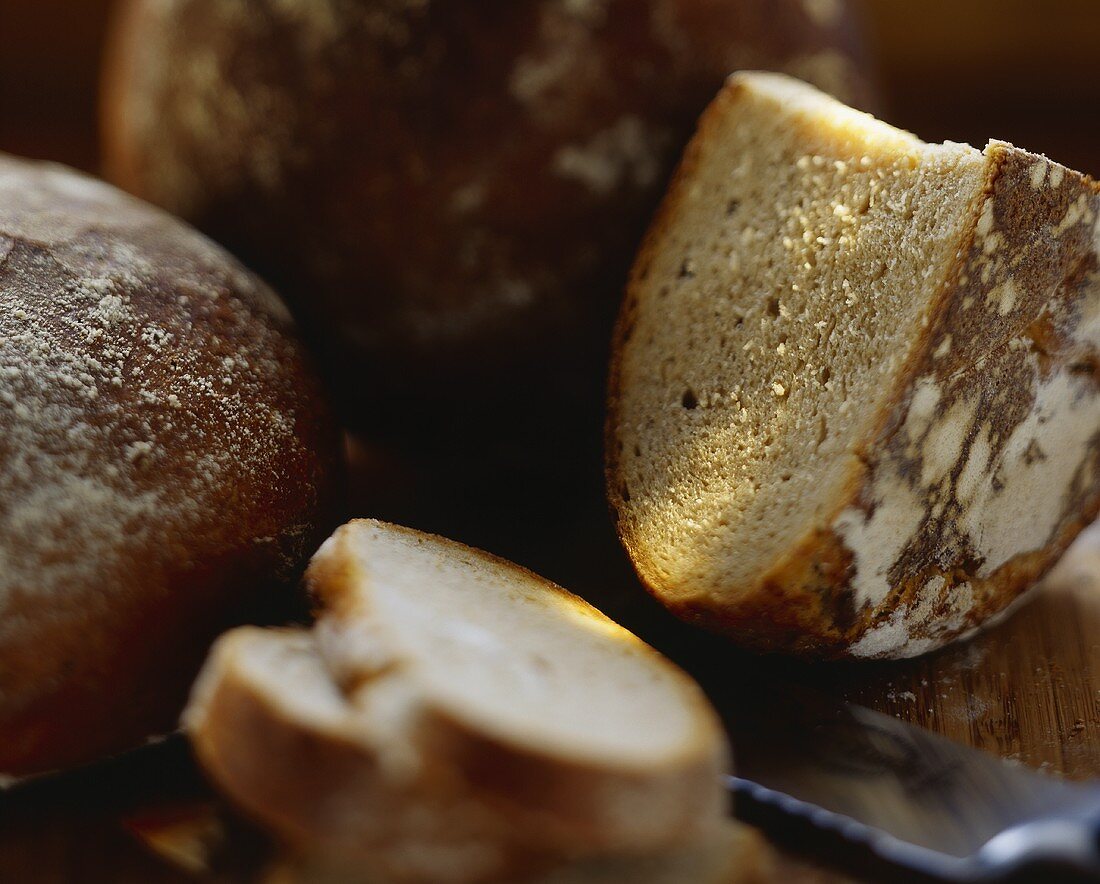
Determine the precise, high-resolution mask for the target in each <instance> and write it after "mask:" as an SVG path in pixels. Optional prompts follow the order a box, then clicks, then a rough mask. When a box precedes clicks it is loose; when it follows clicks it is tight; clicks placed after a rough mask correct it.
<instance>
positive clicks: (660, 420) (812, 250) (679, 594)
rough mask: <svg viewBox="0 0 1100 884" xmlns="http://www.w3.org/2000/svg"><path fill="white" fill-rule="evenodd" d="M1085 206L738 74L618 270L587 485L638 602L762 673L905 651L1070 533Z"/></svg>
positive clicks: (1026, 175) (952, 626)
mask: <svg viewBox="0 0 1100 884" xmlns="http://www.w3.org/2000/svg"><path fill="white" fill-rule="evenodd" d="M1098 208H1100V191H1098V187H1097V185H1096V183H1095V182H1093V181H1092V180H1090V179H1089V178H1087V177H1085V176H1083V175H1081V174H1078V173H1076V172H1073V171H1070V170H1069V169H1066V168H1064V167H1062V166H1059V165H1058V164H1056V163H1053V162H1051V161H1050V160H1048V159H1046V158H1044V157H1041V156H1036V155H1034V154H1031V153H1028V152H1026V151H1024V150H1020V149H1018V148H1015V147H1013V146H1011V145H1009V144H1005V143H1003V142H991V143H990V144H989V145H988V146H987V147H986V149H985V150H984V152H982V151H978V150H976V149H974V148H971V147H969V146H966V145H959V144H952V143H947V144H942V145H935V144H925V143H924V142H922V141H920V140H919V139H917V138H916V137H914V136H913V135H910V134H909V133H906V132H902V131H899V130H897V129H894V128H892V127H890V126H888V125H886V124H885V123H881V122H879V121H877V120H875V119H873V118H871V117H869V116H867V115H865V114H862V113H858V112H856V111H854V110H851V109H849V108H847V107H845V106H843V105H841V104H840V103H838V102H837V101H835V100H833V99H831V98H829V97H827V96H825V95H824V94H822V93H820V92H818V91H816V90H815V89H813V88H812V87H810V86H807V85H804V84H802V83H800V82H798V81H795V80H792V79H790V78H787V77H784V76H782V75H775V74H761V73H744V74H739V75H736V76H734V77H732V78H731V79H730V81H729V82H728V84H727V86H726V88H725V90H724V91H723V92H722V93H721V94H720V95H719V96H718V98H717V99H716V100H715V101H714V102H713V104H712V105H711V107H710V108H709V109H708V111H707V112H706V114H705V115H704V117H703V119H702V121H701V123H700V127H699V130H698V133H697V134H696V137H695V139H694V140H693V142H692V143H691V145H690V147H689V148H688V150H687V153H686V154H685V157H684V160H683V162H682V165H681V168H680V171H679V173H678V175H677V177H676V179H675V181H674V183H673V185H672V187H671V190H670V191H669V193H668V195H667V197H666V199H665V202H664V204H663V207H662V209H661V211H660V212H659V214H658V216H657V218H656V220H655V222H654V224H653V226H652V228H651V230H650V232H649V234H648V237H647V239H646V242H645V244H644V246H643V249H642V251H641V252H640V254H639V257H638V259H637V262H636V264H635V267H634V269H633V271H632V275H631V280H630V283H629V286H628V293H627V296H626V299H625V302H624V305H623V308H622V312H621V315H620V319H619V324H618V330H617V333H616V340H615V356H614V360H613V366H612V371H611V382H610V414H609V419H608V440H607V476H608V492H609V496H610V500H611V504H612V507H613V509H614V511H615V512H616V513H617V523H618V530H619V533H620V536H621V538H622V541H623V543H624V545H625V547H626V549H627V550H628V552H629V554H630V556H631V558H632V560H633V562H634V564H635V567H636V568H637V571H638V573H639V575H640V576H641V578H642V580H643V581H644V583H645V584H646V585H647V586H648V587H649V589H650V590H651V591H652V592H653V593H654V594H655V595H656V596H657V597H658V598H660V599H661V600H662V601H663V602H665V603H666V604H667V605H668V606H669V607H670V608H671V609H672V610H673V611H675V612H677V613H678V614H680V615H681V616H683V617H685V618H687V619H690V620H693V621H696V622H699V623H701V624H704V625H706V626H709V627H711V628H713V629H716V630H719V631H724V632H727V633H729V634H730V635H732V636H734V637H735V638H736V639H737V640H739V641H740V642H742V643H744V644H746V645H748V646H751V647H754V648H757V649H762V650H786V651H794V652H800V653H804V654H811V655H828V656H856V657H901V656H911V655H916V654H920V653H922V652H925V651H928V650H930V649H932V648H935V647H937V646H939V645H942V644H944V643H945V642H948V641H950V640H952V639H954V638H957V637H959V636H961V635H964V634H966V633H968V632H969V631H971V630H973V629H975V628H977V627H979V626H980V625H982V624H983V623H984V622H987V621H988V620H989V618H991V617H992V616H993V615H995V614H997V613H998V612H1001V611H1003V610H1004V609H1005V608H1006V607H1007V606H1008V605H1009V604H1010V603H1011V602H1012V601H1013V600H1014V599H1015V598H1016V597H1017V596H1019V594H1020V593H1021V592H1022V591H1023V590H1025V589H1026V588H1027V587H1029V586H1030V585H1031V584H1032V583H1033V582H1034V581H1035V580H1036V579H1037V578H1038V577H1039V576H1040V575H1041V574H1042V573H1043V572H1044V571H1045V570H1046V569H1047V568H1048V567H1050V566H1051V565H1052V564H1053V563H1054V562H1055V561H1056V560H1057V558H1058V556H1059V555H1060V554H1061V552H1062V551H1063V550H1064V549H1065V547H1066V546H1067V545H1068V544H1069V542H1070V541H1071V540H1072V539H1073V537H1074V536H1075V535H1076V534H1077V533H1078V531H1079V530H1080V529H1081V528H1082V527H1083V526H1084V525H1086V524H1087V523H1088V522H1089V521H1090V520H1091V519H1092V518H1093V517H1094V515H1095V514H1096V511H1097V506H1098V502H1100V495H1098V492H1100V471H1098V469H1097V453H1098V450H1100V448H1098V442H1097V440H1098V433H1100V397H1098V396H1097V347H1098V345H1100V281H1098V276H1097V267H1098V264H1097V248H1098V235H1097V215H1098Z"/></svg>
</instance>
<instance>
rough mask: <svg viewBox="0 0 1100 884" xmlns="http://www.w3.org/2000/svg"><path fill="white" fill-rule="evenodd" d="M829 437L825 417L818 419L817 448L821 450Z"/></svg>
mask: <svg viewBox="0 0 1100 884" xmlns="http://www.w3.org/2000/svg"><path fill="white" fill-rule="evenodd" d="M828 437H829V425H828V424H827V423H826V422H825V418H824V417H819V418H818V419H817V447H818V448H820V447H821V446H822V445H823V444H824V443H825V440H826V439H827V438H828Z"/></svg>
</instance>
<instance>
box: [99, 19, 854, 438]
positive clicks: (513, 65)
mask: <svg viewBox="0 0 1100 884" xmlns="http://www.w3.org/2000/svg"><path fill="white" fill-rule="evenodd" d="M850 25H851V22H850V19H849V16H848V15H847V12H846V8H845V6H844V4H843V3H842V2H840V0H781V2H778V0H524V2H515V0H507V2H504V0H491V2H476V3H475V2H458V3H428V2H424V0H400V2H399V0H363V2H347V0H316V2H312V3H304V2H285V0H255V2H251V3H247V4H245V3H241V2H220V0H168V2H164V0H160V2H149V0H131V2H130V3H129V5H128V7H127V9H126V10H125V13H124V14H123V15H122V16H121V17H120V20H119V23H118V27H117V29H116V33H115V39H114V46H113V51H112V53H111V56H110V59H111V60H110V64H109V67H108V76H107V82H106V91H105V117H104V134H105V152H106V162H107V168H108V170H109V177H111V178H112V180H114V181H115V183H117V184H119V185H120V186H122V187H124V188H126V189H127V190H130V191H132V192H134V193H136V194H138V195H139V196H142V197H144V198H146V199H149V200H151V201H152V202H154V203H157V204H159V205H162V206H165V207H166V208H168V209H170V210H171V211H173V212H176V213H177V214H180V215H182V216H183V217H185V218H188V219H189V220H192V221H194V222H195V223H196V224H197V225H198V226H199V227H200V228H201V229H203V230H205V231H207V232H209V233H211V234H212V235H213V236H214V238H215V239H217V240H219V241H221V242H223V243H225V244H226V245H228V246H229V247H230V248H231V249H232V250H233V251H234V252H235V253H236V254H238V255H239V256H240V257H241V258H242V259H243V260H245V262H246V263H248V264H249V266H252V267H255V268H256V269H257V270H259V271H260V272H261V273H263V274H264V275H265V276H266V278H268V279H270V280H271V281H272V282H273V283H275V284H276V285H277V287H278V288H279V289H280V291H282V292H283V293H284V294H285V295H286V296H287V298H288V299H289V301H290V302H291V305H292V307H294V308H295V310H296V311H299V312H300V315H301V316H302V317H303V319H304V320H305V322H306V324H307V326H309V327H311V328H312V330H314V331H316V332H317V333H318V334H319V335H320V339H321V340H322V341H323V346H322V347H321V348H319V352H321V353H322V354H323V358H325V359H326V360H327V361H328V365H329V368H330V369H331V370H332V371H331V374H332V377H333V378H334V379H336V383H337V387H339V386H340V384H341V383H343V389H342V390H339V392H341V393H342V394H343V399H344V402H345V404H347V405H348V406H349V419H350V420H352V421H353V422H357V421H358V422H361V420H362V416H365V415H367V414H377V413H378V408H379V402H380V401H382V402H383V404H388V405H389V406H391V407H394V408H397V407H400V405H402V404H403V403H407V402H408V401H410V396H411V395H413V394H415V395H413V399H414V400H415V401H418V402H420V401H425V400H430V401H438V402H444V403H446V402H450V401H454V400H456V399H457V400H458V401H460V402H461V403H462V405H461V410H462V411H463V412H468V411H469V410H470V409H473V410H475V411H476V412H477V416H476V418H475V419H471V420H468V421H465V422H464V423H463V432H472V433H475V434H477V433H478V429H479V428H483V429H485V430H487V432H483V433H481V434H480V435H482V436H493V435H494V434H499V432H500V428H501V424H502V423H503V422H502V421H501V419H500V415H501V414H508V415H513V414H514V413H515V411H516V403H517V402H521V403H526V407H527V409H528V410H531V409H532V405H533V404H535V403H537V408H536V409H535V410H538V411H539V413H540V414H542V415H545V414H546V410H547V408H553V409H555V410H556V411H561V412H563V413H568V414H575V413H576V412H577V410H578V407H579V404H578V401H577V392H578V389H582V390H584V391H585V392H586V393H587V394H588V398H587V399H585V400H584V402H585V404H589V405H591V406H592V407H591V409H590V410H591V412H592V414H593V415H595V414H596V413H597V412H598V404H599V395H600V389H599V388H600V386H601V382H602V377H603V365H604V361H605V358H606V357H605V353H606V344H607V340H608V336H609V333H610V326H611V319H612V313H613V311H614V307H615V303H616V302H617V300H618V295H619V291H620V288H621V285H622V282H623V280H624V279H625V276H626V270H627V268H628V266H629V262H630V259H631V256H632V254H633V251H634V248H635V246H636V245H637V241H638V239H639V237H640V235H641V233H642V231H643V230H644V227H645V224H646V222H647V221H648V218H649V216H650V213H651V212H652V211H653V209H654V208H655V206H656V203H657V200H658V198H659V195H660V193H661V191H662V189H663V187H664V184H665V181H666V179H667V175H668V173H669V171H670V169H671V166H672V164H673V162H674V161H675V158H676V157H677V155H678V154H679V151H680V149H681V148H682V146H683V144H684V143H685V142H686V140H687V138H688V136H689V135H690V131H691V128H692V126H693V124H694V121H695V118H696V116H697V115H698V113H699V112H700V111H701V110H702V109H703V107H704V106H705V104H706V102H707V101H708V100H709V99H710V97H711V96H712V95H713V94H714V92H715V91H716V90H717V89H718V87H719V86H720V84H721V82H722V81H723V79H724V77H725V76H726V74H727V73H728V72H729V71H731V70H733V69H735V68H738V67H747V66H752V67H765V68H776V69H782V70H786V71H790V72H793V73H796V74H797V75H799V76H802V77H804V78H806V79H809V80H811V81H813V82H816V83H817V84H819V85H820V86H822V87H823V88H825V89H828V90H830V91H833V92H835V93H837V94H839V95H841V96H842V97H844V98H845V99H847V100H849V101H855V102H856V103H859V102H860V101H861V100H862V98H863V95H864V90H863V87H862V85H861V81H860V79H859V76H858V73H857V66H856V63H855V61H854V60H853V59H854V52H855V49H854V46H855V44H856V41H855V39H854V35H853V33H852V31H851V27H850ZM579 366H583V368H581V367H579ZM380 367H381V368H382V369H384V371H379V370H378V369H379V368H380ZM570 369H575V370H574V371H572V372H571V371H570ZM363 371H371V372H372V374H371V377H372V382H371V383H370V384H363V383H359V382H358V379H359V378H360V377H362V372H363ZM548 375H550V376H552V377H551V379H550V380H549V381H548V382H547V376H548ZM341 378H343V379H345V380H344V381H341V380H340V379H341ZM353 378H354V379H355V381H354V382H351V379H353ZM472 381H473V382H475V383H476V389H477V396H476V397H473V396H471V395H470V390H471V384H472ZM533 383H534V384H541V385H542V386H541V387H540V388H539V389H537V390H535V389H533V388H532V384H533ZM368 404H369V408H368V407H366V406H367V405H368ZM356 406H358V407H356ZM413 411H416V412H417V416H419V417H422V416H423V415H425V414H427V415H430V418H431V421H432V422H433V423H434V425H435V426H436V427H437V428H438V426H440V424H441V422H444V421H446V420H447V419H448V417H449V416H448V415H446V414H444V413H442V412H439V411H425V410H424V409H413ZM459 419H460V418H459V417H455V420H459ZM387 423H389V424H390V425H391V426H392V427H394V428H401V429H402V430H403V431H407V435H410V436H414V437H421V438H423V437H425V436H431V435H432V434H431V433H427V434H426V433H422V432H418V430H419V429H421V428H420V427H419V426H418V425H414V424H412V423H410V422H408V421H391V422H387ZM593 425H594V424H593ZM561 426H562V424H561V422H558V421H556V420H542V421H540V422H539V424H538V426H537V427H527V426H526V425H521V424H519V423H517V422H515V421H508V423H507V425H506V432H507V433H508V434H511V435H513V436H514V435H515V434H521V433H525V432H527V433H528V435H530V437H531V438H532V439H539V438H543V439H545V438H546V437H547V436H551V437H552V436H555V434H557V433H559V432H560V428H561ZM488 428H492V429H491V430H489V429H488ZM435 435H437V436H438V431H437V433H436V434H435ZM449 435H450V437H451V439H452V440H453V437H455V436H457V435H459V433H458V432H452V433H450V434H449ZM592 435H593V437H595V436H596V433H593V434H592Z"/></svg>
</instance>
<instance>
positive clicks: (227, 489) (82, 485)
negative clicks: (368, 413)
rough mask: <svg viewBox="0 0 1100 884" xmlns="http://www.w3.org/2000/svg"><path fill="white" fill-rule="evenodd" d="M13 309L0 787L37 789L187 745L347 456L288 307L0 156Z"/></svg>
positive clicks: (6, 414) (101, 190)
mask: <svg viewBox="0 0 1100 884" xmlns="http://www.w3.org/2000/svg"><path fill="white" fill-rule="evenodd" d="M0 305H2V309H0V774H6V775H25V774H32V773H37V772H41V771H44V770H50V769H55V768H60V767H66V766H69V765H73V764H77V763H81V762H86V761H90V760H93V759H95V758H98V757H101V756H103V755H104V754H107V753H111V752H117V751H120V750H122V749H126V748H129V747H132V746H135V745H140V744H141V743H143V742H144V741H145V740H146V739H147V738H149V737H150V736H153V735H156V734H163V733H165V732H167V731H169V730H171V729H172V728H173V727H174V726H175V721H176V719H177V717H178V715H179V710H180V708H181V707H182V705H183V701H184V699H185V696H186V690H187V686H188V685H189V684H190V682H191V680H192V678H193V677H194V674H195V672H196V671H197V670H198V668H199V665H200V664H201V661H202V657H203V655H204V653H205V650H206V647H207V646H208V644H209V642H210V641H211V640H212V639H213V637H214V636H215V635H216V634H217V633H218V632H220V631H221V630H222V629H223V628H225V626H226V625H228V624H230V623H232V622H239V619H240V618H241V617H243V616H245V614H246V610H253V609H256V610H258V609H259V608H260V607H262V605H263V604H265V603H266V604H270V602H271V601H272V599H273V591H274V590H275V589H276V588H277V587H278V586H279V585H280V584H289V583H291V582H292V581H293V580H294V579H296V577H297V575H298V573H299V569H300V567H301V565H302V564H303V563H304V559H305V556H306V555H307V554H308V552H309V550H310V548H311V546H312V544H313V543H314V542H315V538H316V537H317V533H318V532H319V531H323V530H324V529H325V527H326V526H325V525H324V524H322V523H323V522H324V521H325V519H326V517H327V514H326V510H327V509H328V507H329V505H330V502H331V480H332V474H333V472H334V469H335V466H336V462H337V436H336V432H335V429H334V427H333V424H332V421H331V418H330V416H329V414H328V411H327V408H326V406H325V404H324V400H323V396H322V394H321V390H320V388H319V385H318V381H317V378H316V376H315V374H314V372H313V370H312V368H311V366H310V365H309V362H308V360H307V358H306V355H305V353H304V351H303V349H302V347H301V345H300V344H299V342H298V340H297V337H296V334H295V331H294V327H293V325H292V323H291V320H290V316H289V314H288V313H287V311H286V308H285V307H284V306H283V305H282V304H281V303H280V302H279V300H278V299H277V298H276V296H275V295H274V294H273V293H272V292H271V291H270V290H269V289H268V288H267V287H266V286H265V285H264V284H263V283H262V282H260V280H259V279H257V278H256V277H255V276H253V275H251V274H250V273H248V272H247V271H245V270H244V268H242V267H241V265H239V264H238V263H237V262H236V261H235V260H233V259H232V258H231V257H230V256H229V255H227V254H226V253H225V252H224V251H222V250H221V249H220V248H218V247H217V246H215V245H214V244H213V243H211V242H209V241H208V240H206V239H205V238H204V237H202V236H200V235H199V234H197V233H195V232H194V231H193V230H191V229H189V228H187V227H186V226H185V225H183V224H181V223H180V222H178V221H176V220H174V219H172V218H170V217H169V216H167V215H166V214H164V213H163V212H161V211H160V210H159V209H154V208H152V207H150V206H147V205H144V204H142V203H140V202H139V201H137V200H135V199H134V198H132V197H129V196H126V195H124V194H122V193H120V192H119V191H117V190H115V189H114V188H113V187H110V186H108V185H106V184H103V183H101V182H98V181H95V180H93V179H91V178H87V177H85V176H83V175H79V174H76V173H74V172H71V171H69V170H66V169H64V168H62V167H59V166H53V165H47V164H41V163H34V162H30V161H25V160H19V159H15V158H13V157H7V156H2V155H0ZM258 606H259V607H258Z"/></svg>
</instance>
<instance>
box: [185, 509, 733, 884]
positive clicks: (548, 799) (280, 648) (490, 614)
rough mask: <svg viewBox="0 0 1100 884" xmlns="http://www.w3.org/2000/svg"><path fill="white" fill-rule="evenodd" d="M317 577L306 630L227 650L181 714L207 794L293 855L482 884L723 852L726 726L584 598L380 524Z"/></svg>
mask: <svg viewBox="0 0 1100 884" xmlns="http://www.w3.org/2000/svg"><path fill="white" fill-rule="evenodd" d="M308 574H309V576H308V581H309V584H310V586H311V588H312V590H313V592H314V593H315V595H316V597H317V598H318V600H319V601H320V603H321V611H320V617H319V620H318V623H317V625H316V626H315V628H314V630H313V632H309V633H307V632H303V631H292V632H279V631H272V630H260V629H250V628H244V629H240V630H236V631H234V632H232V633H229V634H228V635H227V636H225V637H223V638H222V639H221V640H220V641H219V643H218V645H217V647H216V649H215V651H214V652H213V654H212V655H211V658H210V660H209V661H208V663H207V665H206V667H205V669H204V671H203V675H202V676H201V677H200V679H199V680H198V682H197V683H196V686H195V689H194V692H193V696H192V701H191V703H190V705H189V707H188V710H187V713H186V715H185V724H186V727H187V730H188V732H189V733H190V735H191V738H192V741H193V743H194V745H195V748H196V752H197V755H198V757H199V759H200V762H201V763H202V764H203V766H204V768H205V769H206V770H207V771H208V772H209V773H210V775H211V776H212V778H213V779H214V781H215V783H217V784H218V785H219V786H220V787H221V788H222V789H223V790H224V791H225V792H226V794H227V795H228V796H229V797H231V798H232V799H234V800H235V801H236V802H237V803H238V804H239V805H240V806H241V807H242V808H243V809H244V810H245V811H246V812H248V813H249V815H250V816H252V817H253V818H255V819H257V820H259V821H260V822H261V823H263V824H265V825H267V826H268V827H270V828H271V829H273V830H274V831H275V832H277V833H278V834H279V835H281V836H282V837H283V838H284V839H286V840H287V841H288V842H289V843H290V844H291V845H292V846H294V847H295V848H296V849H299V850H303V851H306V852H320V853H322V854H331V855H334V856H338V857H339V856H343V857H349V856H354V857H357V858H360V859H362V861H363V862H366V863H369V864H370V866H369V867H370V868H376V869H377V870H378V871H379V872H380V873H384V874H386V875H394V876H397V877H401V876H406V877H408V878H410V879H415V880H430V881H481V880H496V879H499V878H501V876H511V877H510V878H507V879H508V880H513V879H515V878H516V877H517V876H520V875H525V874H533V873H534V872H536V871H538V870H539V869H540V868H542V867H545V866H552V865H554V864H556V863H560V862H562V861H564V860H573V859H578V858H582V857H606V856H624V857H631V856H635V857H645V856H652V855H655V854H663V853H664V852H666V851H673V850H680V849H692V850H694V849H695V846H696V845H699V844H700V842H701V841H708V839H710V838H712V837H714V836H715V832H716V830H717V828H718V826H719V821H720V820H721V817H722V815H723V809H724V805H725V796H724V792H723V788H722V783H721V777H720V774H721V773H722V772H723V770H725V768H726V765H727V763H728V754H727V752H728V750H727V747H726V743H725V738H724V736H723V734H722V730H721V727H720V725H719V724H718V722H717V718H716V716H715V713H714V712H713V710H712V709H711V707H710V705H709V703H708V702H707V700H706V699H705V697H704V696H703V694H702V692H701V690H700V689H699V688H698V687H697V686H696V685H695V684H694V682H692V681H691V680H690V679H689V678H688V677H687V676H686V675H685V674H684V673H682V672H681V671H680V670H679V669H677V668H676V667H675V666H673V665H672V664H671V663H669V662H668V661H667V660H666V659H664V658H663V657H661V656H660V655H659V654H657V652H656V651H653V650H652V649H651V648H649V647H648V646H646V645H645V644H643V643H642V642H641V641H639V640H638V639H637V638H635V637H634V636H633V635H631V634H630V633H629V632H627V631H626V630H624V629H622V628H621V627H619V626H617V625H616V624H615V623H613V622H612V621H610V620H608V619H607V618H606V617H604V616H603V615H601V614H600V613H599V612H597V611H595V610H594V609H593V608H591V607H589V606H588V605H587V604H585V603H584V602H582V601H581V600H580V599H578V598H576V597H575V596H572V595H571V594H569V593H567V592H565V591H564V590H562V589H560V588H558V587H557V586H554V585H553V584H550V583H548V582H547V581H545V580H542V579H541V578H539V577H536V576H535V575H533V574H531V573H529V572H527V571H524V570H523V569H521V568H518V567H517V566H515V565H512V564H511V563H508V562H504V561H502V560H499V559H496V558H494V557H491V556H488V555H486V554H485V553H481V552H478V551H476V550H472V549H469V548H468V547H464V546H461V545H459V544H455V543H452V542H450V541H446V540H443V539H441V538H438V537H433V536H431V535H425V534H421V533H419V532H416V531H412V530H409V529H403V528H398V527H396V526H392V525H387V524H384V523H380V522H373V521H358V522H353V523H350V524H348V525H346V526H344V527H343V528H341V529H340V530H339V531H338V532H337V533H336V534H335V535H334V536H333V537H332V538H331V539H330V540H329V541H327V542H326V543H325V545H324V546H323V547H322V548H321V550H320V552H318V554H317V555H316V556H315V558H314V560H313V563H312V565H311V567H310V570H309V572H308Z"/></svg>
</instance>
